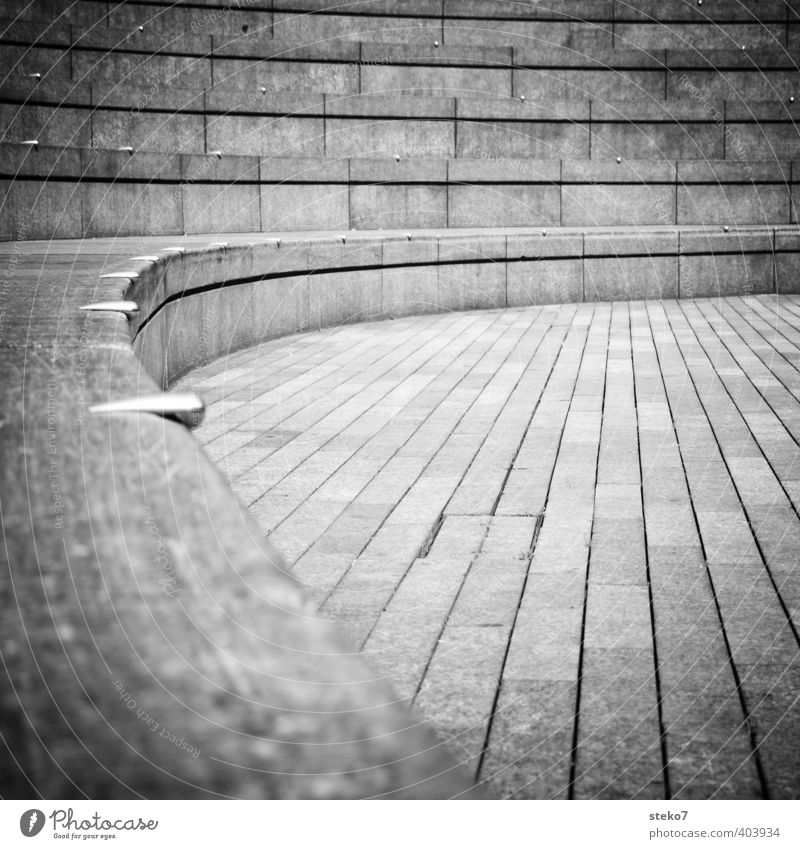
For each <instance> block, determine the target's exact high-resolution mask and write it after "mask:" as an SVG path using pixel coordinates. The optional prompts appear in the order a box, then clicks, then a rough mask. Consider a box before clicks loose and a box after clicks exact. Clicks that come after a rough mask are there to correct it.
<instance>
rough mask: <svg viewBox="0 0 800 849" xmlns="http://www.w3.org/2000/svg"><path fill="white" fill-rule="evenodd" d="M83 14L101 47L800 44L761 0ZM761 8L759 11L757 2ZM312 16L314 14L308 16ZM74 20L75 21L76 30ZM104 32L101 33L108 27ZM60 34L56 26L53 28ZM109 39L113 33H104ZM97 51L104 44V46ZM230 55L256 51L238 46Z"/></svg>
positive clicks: (782, 16)
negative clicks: (208, 43)
mask: <svg viewBox="0 0 800 849" xmlns="http://www.w3.org/2000/svg"><path fill="white" fill-rule="evenodd" d="M26 5H27V4H23V3H12V4H9V8H8V11H6V12H5V14H6V15H7V16H9V17H10V16H12V15H13V14H14V13H18V14H21V15H23V16H28V15H30V14H31V12H30V9H28V8H26ZM75 5H76V6H77V7H78V8H77V9H73V10H71V13H70V14H63V10H62V9H59V10H58V11H59V12H61V13H62V14H61V15H58V14H56V15H55V16H54V18H53V19H51V20H55V21H56V23H57V24H58V27H59V28H60V29H61V30H62V31H63V29H64V27H65V24H66V25H72V26H75V28H76V32H77V33H78V34H80V35H82V36H83V38H86V39H88V41H87V42H86V43H87V44H89V43H91V40H92V39H93V38H98V39H102V38H105V37H106V34H109V35H110V33H111V31H113V30H119V31H121V32H126V33H127V32H139V27H143V28H144V33H145V35H147V34H148V33H151V32H155V31H157V32H158V34H159V37H161V38H167V39H169V40H180V41H183V39H185V38H188V39H191V38H193V37H200V38H207V37H209V36H211V35H213V36H215V37H216V38H220V39H223V40H224V41H227V42H228V44H229V45H231V44H233V42H234V41H235V42H237V43H240V44H242V45H245V44H250V43H263V42H265V41H268V40H270V39H273V38H276V37H277V38H279V39H287V40H289V41H291V42H294V43H303V42H318V41H321V40H328V39H332V38H334V39H338V38H345V39H355V40H362V41H369V40H373V41H381V42H383V41H405V42H414V41H418V40H419V39H420V38H424V39H428V40H431V41H433V40H437V41H439V42H440V43H441V44H448V45H456V44H462V45H463V44H472V45H475V46H486V45H503V46H519V47H522V46H526V45H530V44H534V43H538V44H561V45H565V46H569V47H580V48H583V49H592V48H596V47H612V46H615V45H631V46H632V45H636V46H639V47H644V48H663V47H676V48H679V47H682V46H685V45H686V44H687V43H689V44H695V45H700V44H702V45H703V46H705V47H727V46H730V45H732V44H740V43H742V42H744V43H747V44H749V45H751V46H756V45H761V44H781V45H784V46H793V45H795V44H796V43H797V40H798V36H797V18H796V15H794V14H792V13H791V12H789V11H787V5H786V4H783V3H780V2H774V3H773V2H769V3H766V2H762V3H759V4H757V5H756V6H755V7H753V8H748V6H746V5H742V4H741V3H737V2H716V3H713V4H706V6H705V7H702V6H697V5H696V4H694V3H688V2H686V0H677V2H672V3H669V4H667V5H666V6H663V7H662V6H660V5H659V4H657V3H655V4H654V3H651V2H644V3H630V4H629V3H623V2H618V3H611V2H604V3H598V2H594V3H585V2H566V3H553V2H548V3H534V4H531V3H513V2H500V3H498V2H479V3H474V4H473V3H454V4H450V5H447V4H443V3H437V2H435V3H430V4H429V3H419V4H417V3H403V4H401V5H399V6H398V5H397V4H394V5H386V3H380V2H358V3H355V2H354V3H329V4H322V5H319V6H314V8H304V4H302V3H297V4H294V6H295V8H292V9H288V8H286V7H279V6H278V5H276V4H271V3H270V2H269V0H267V2H264V3H262V4H260V5H261V8H259V7H255V8H254V7H253V6H252V5H251V6H250V7H249V8H238V9H237V8H232V7H231V6H228V7H226V6H225V5H224V4H208V8H206V9H205V10H198V9H193V8H181V7H180V5H175V6H174V7H170V4H166V3H153V4H147V5H144V4H133V3H126V4H122V5H120V6H118V7H114V8H112V9H110V10H109V14H108V15H107V16H105V17H102V18H100V19H98V10H97V9H96V8H95V9H92V8H91V5H92V4H89V8H85V9H84V8H82V6H83V5H85V4H80V3H78V4H75ZM312 5H313V4H312ZM750 5H752V4H750ZM305 12H311V13H313V14H304V13H305ZM98 20H99V25H98V26H96V27H95V28H94V33H95V35H84V32H85V30H86V25H87V24H90V23H94V22H98ZM67 22H69V23H67ZM101 27H102V29H101ZM51 29H52V28H51ZM103 31H105V34H103ZM97 46H100V45H99V44H98V45H97ZM230 49H244V50H248V49H252V48H249V47H242V48H239V47H231V48H230Z"/></svg>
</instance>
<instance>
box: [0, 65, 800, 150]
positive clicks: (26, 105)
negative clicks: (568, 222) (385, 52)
mask: <svg viewBox="0 0 800 849" xmlns="http://www.w3.org/2000/svg"><path fill="white" fill-rule="evenodd" d="M131 103H135V104H139V105H138V106H136V107H135V108H131V106H130V104H131ZM798 112H800V102H790V101H789V100H788V99H787V100H785V101H781V100H777V99H774V98H773V99H767V100H760V101H759V100H752V101H751V100H748V101H740V100H738V99H733V100H724V99H721V98H710V97H709V98H706V99H704V100H703V101H702V102H699V101H697V100H694V99H692V98H680V99H671V100H660V101H658V100H655V101H654V100H647V99H644V98H639V99H637V100H622V101H620V100H608V101H590V100H586V99H577V98H576V99H571V100H561V101H558V100H544V101H536V100H528V99H526V101H524V102H523V101H521V100H519V99H512V98H510V97H507V96H492V95H483V96H481V97H474V96H470V97H460V96H459V97H415V96H407V95H406V96H404V95H400V94H389V93H367V94H353V95H324V94H321V93H318V94H305V95H294V96H291V95H288V94H286V93H285V92H270V93H267V94H264V93H262V92H261V91H260V90H259V89H255V90H251V89H247V88H244V89H241V90H235V91H229V90H227V89H226V88H225V87H224V86H214V87H212V88H210V89H207V90H202V89H199V88H189V89H181V88H175V87H172V86H163V87H161V88H159V89H158V91H156V92H154V91H153V89H152V88H151V87H148V86H135V85H130V84H125V85H115V84H112V83H91V84H89V83H74V84H73V83H69V82H67V81H63V80H55V79H48V80H36V79H31V78H26V77H24V76H22V75H10V76H8V77H7V78H6V79H5V80H4V81H3V82H2V84H0V116H1V117H2V120H3V134H2V140H3V141H7V142H22V141H28V140H33V139H35V140H37V141H38V142H39V144H40V145H55V146H62V147H63V146H67V147H84V148H89V147H94V148H106V149H112V150H113V149H116V148H121V147H127V146H130V147H132V148H134V149H135V150H151V151H170V152H178V153H206V152H211V151H221V152H223V153H224V154H227V155H260V156H293V157H297V156H329V157H332V158H341V157H350V156H362V155H366V156H373V157H374V156H395V155H400V156H402V157H408V156H416V157H426V158H427V157H450V158H453V157H458V158H474V159H486V158H507V157H510V158H539V159H561V158H575V159H589V158H592V159H603V158H615V157H617V156H621V157H623V158H626V159H645V158H652V159H669V160H673V159H678V158H685V159H732V160H734V159H735V160H744V159H748V160H757V159H764V158H768V157H774V158H776V159H787V158H788V159H790V158H794V157H795V156H796V154H797V141H798V131H797V125H796V119H797V115H798Z"/></svg>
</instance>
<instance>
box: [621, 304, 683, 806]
mask: <svg viewBox="0 0 800 849" xmlns="http://www.w3.org/2000/svg"><path fill="white" fill-rule="evenodd" d="M627 312H628V339H629V341H630V346H631V376H632V385H633V410H634V414H635V416H636V456H637V458H638V461H639V504H640V506H641V510H642V533H643V535H644V568H645V575H646V576H647V602H648V607H649V609H650V634H651V637H652V641H653V674H654V676H655V685H656V708H657V711H658V741H659V747H660V749H661V769H662V774H663V778H664V798H665V799H671V798H672V786H671V782H670V775H669V757H668V752H667V732H666V728H665V727H664V694H663V692H662V689H661V672H660V664H659V659H658V641H657V640H656V610H655V602H654V600H653V582H652V579H651V575H650V554H649V550H648V546H647V523H646V522H645V521H644V517H645V512H644V466H643V464H642V440H641V437H640V433H639V396H638V393H637V390H636V368H635V366H634V351H635V349H634V344H633V327H632V322H631V310H630V305H628V307H627Z"/></svg>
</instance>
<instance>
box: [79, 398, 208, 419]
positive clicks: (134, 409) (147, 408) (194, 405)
mask: <svg viewBox="0 0 800 849" xmlns="http://www.w3.org/2000/svg"><path fill="white" fill-rule="evenodd" d="M205 411H206V405H205V404H204V403H203V400H202V398H199V397H198V396H197V395H195V394H194V393H193V392H160V393H158V394H157V395H141V396H138V397H136V398H122V399H120V400H119V401H109V402H108V403H106V404H94V405H93V406H91V407H89V412H90V413H152V414H153V415H156V416H162V417H163V418H165V419H171V420H173V421H177V422H180V423H181V424H183V425H185V426H186V427H188V428H194V427H197V426H198V425H199V424H200V422H202V421H203V416H204V415H205Z"/></svg>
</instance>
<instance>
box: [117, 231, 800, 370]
mask: <svg viewBox="0 0 800 849" xmlns="http://www.w3.org/2000/svg"><path fill="white" fill-rule="evenodd" d="M194 241H195V246H194V247H193V246H192V241H191V240H187V243H186V250H185V252H184V253H182V254H180V253H172V254H170V255H166V256H164V257H162V258H161V259H160V260H159V261H158V262H157V263H152V262H138V263H137V262H129V263H126V264H125V266H124V268H127V269H129V270H131V271H134V272H135V273H136V274H138V275H139V277H138V279H136V280H135V281H134V282H133V283H132V285H131V287H130V289H129V291H128V292H127V295H126V296H127V297H129V298H132V299H133V300H136V301H137V302H138V303H139V304H140V305H141V307H142V312H141V314H140V316H139V317H137V318H136V319H135V320H134V322H133V325H132V332H133V334H134V337H135V348H136V351H137V353H138V354H139V356H140V357H141V359H142V362H143V363H144V364H145V365H146V367H147V369H148V371H149V372H150V373H151V374H152V375H153V376H154V378H155V379H156V380H157V381H159V382H160V383H161V384H162V385H163V386H168V385H170V384H171V383H172V382H174V381H175V380H176V379H177V378H178V377H180V376H181V375H182V374H184V373H185V372H187V371H189V370H191V369H192V368H196V367H197V366H199V365H202V364H204V363H208V362H210V361H211V360H214V359H216V358H217V357H221V356H224V355H225V354H227V353H230V352H231V351H234V350H238V349H239V348H243V347H248V346H251V345H255V344H258V343H259V342H262V341H265V340H267V339H273V338H276V337H280V336H286V335H290V334H293V333H299V332H306V331H312V330H317V329H319V328H322V327H330V326H334V325H337V324H341V323H346V322H353V321H369V320H376V319H390V318H392V317H395V316H400V315H408V314H413V313H430V312H437V311H441V310H465V309H496V308H500V307H506V306H524V305H529V304H542V303H570V302H573V303H574V302H580V301H593V300H596V301H614V300H634V299H641V298H678V297H683V298H694V297H707V296H715V295H722V294H733V293H750V294H753V293H767V292H784V293H785V292H798V291H800V285H799V284H798V275H797V269H798V261H797V254H796V251H797V249H798V247H800V235H798V233H797V231H796V229H795V228H786V229H780V228H758V227H753V228H740V229H738V230H734V231H731V230H728V231H727V232H726V231H725V230H723V229H722V228H718V229H717V230H715V231H713V232H710V231H707V230H705V229H692V228H686V229H674V230H669V229H664V228H654V229H652V230H647V229H644V228H636V229H635V230H625V229H619V230H616V231H614V230H597V231H593V230H586V231H582V230H575V231H557V232H554V233H550V234H549V235H548V234H547V232H546V231H545V232H544V233H542V232H541V231H517V232H513V231H512V232H511V233H507V232H501V231H498V232H496V233H491V232H487V231H475V232H474V233H471V234H466V235H465V234H456V233H453V234H446V233H444V234H441V233H440V234H437V233H428V234H425V233H420V232H416V233H414V234H413V235H412V234H408V235H403V234H386V235H384V236H376V235H375V234H348V235H346V236H345V237H338V238H335V237H325V236H318V237H296V238H291V239H282V240H279V239H274V238H273V239H261V240H259V241H255V240H254V241H248V240H247V239H246V237H236V239H235V241H232V242H231V243H230V244H229V246H228V247H226V248H218V247H209V246H206V245H201V246H196V242H197V240H194Z"/></svg>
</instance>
